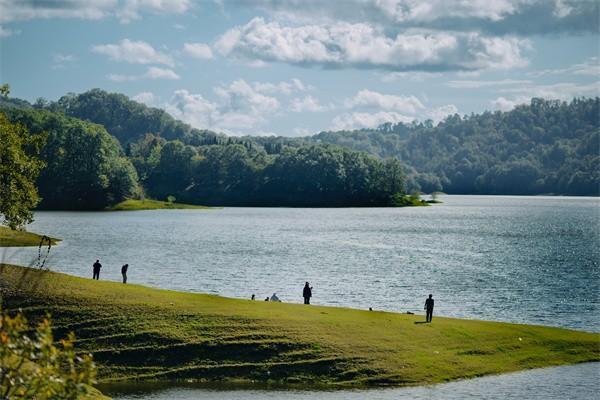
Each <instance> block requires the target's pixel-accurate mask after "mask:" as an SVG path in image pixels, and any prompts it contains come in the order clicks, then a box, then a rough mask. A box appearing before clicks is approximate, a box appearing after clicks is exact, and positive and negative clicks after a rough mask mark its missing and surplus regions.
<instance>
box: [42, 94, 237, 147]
mask: <svg viewBox="0 0 600 400" xmlns="http://www.w3.org/2000/svg"><path fill="white" fill-rule="evenodd" d="M36 106H37V107H39V108H47V109H49V110H50V111H54V112H62V113H65V114H66V115H68V116H71V117H75V118H79V119H83V120H87V121H91V122H94V123H96V124H100V125H102V126H104V128H106V130H107V131H108V132H109V133H110V134H111V135H113V136H115V137H116V138H117V139H119V141H120V142H121V143H122V144H123V145H125V144H127V143H129V142H134V141H137V140H138V139H140V138H141V137H144V136H145V135H146V134H147V133H150V132H151V133H154V134H155V135H158V136H160V137H162V138H164V139H167V140H174V139H179V140H181V141H183V142H186V143H188V144H193V145H196V146H198V145H203V144H217V143H226V142H227V140H228V139H227V137H226V136H224V135H218V134H216V133H214V132H211V131H208V130H200V129H194V128H192V127H191V126H189V125H188V124H185V123H183V122H181V121H178V120H176V119H174V118H173V117H171V116H170V115H169V114H168V113H167V112H166V111H164V110H161V109H158V108H153V107H148V106H146V105H144V104H142V103H138V102H136V101H133V100H130V99H129V98H128V97H127V96H125V95H123V94H119V93H108V92H105V91H104V90H100V89H92V90H89V91H87V92H85V93H81V94H78V95H77V94H73V93H70V94H67V95H65V96H63V97H61V98H60V99H59V100H58V101H57V102H54V103H47V102H45V101H42V102H39V103H38V104H37V105H36Z"/></svg>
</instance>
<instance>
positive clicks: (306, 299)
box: [302, 282, 312, 304]
mask: <svg viewBox="0 0 600 400" xmlns="http://www.w3.org/2000/svg"><path fill="white" fill-rule="evenodd" d="M302 297H304V304H310V298H311V297H312V288H311V287H310V286H308V282H306V284H304V290H302Z"/></svg>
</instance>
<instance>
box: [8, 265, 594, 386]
mask: <svg viewBox="0 0 600 400" xmlns="http://www.w3.org/2000/svg"><path fill="white" fill-rule="evenodd" d="M0 274H1V275H0V276H1V279H0V283H2V284H3V285H4V292H5V296H4V307H5V308H8V309H16V308H19V307H21V308H22V309H23V311H24V312H25V313H26V314H28V315H29V316H30V317H36V316H39V315H42V314H43V313H45V312H46V311H49V312H51V313H52V316H53V319H54V323H55V326H56V327H57V332H56V334H57V336H59V337H60V336H61V335H64V334H66V333H67V332H68V331H71V330H73V331H74V332H75V333H76V335H77V338H78V341H77V346H78V347H79V348H80V349H81V350H84V351H90V352H92V353H93V354H94V357H95V360H96V362H97V363H98V365H99V367H100V370H99V379H100V381H103V382H110V381H118V380H129V379H137V380H151V379H153V380H176V379H198V380H232V381H234V380H239V381H266V380H277V381H280V382H286V383H301V384H305V383H311V384H324V385H337V386H346V385H348V386H363V385H417V384H426V383H435V382H444V381H450V380H454V379H460V378H470V377H475V376H482V375H488V374H498V373H502V372H509V371H517V370H523V369H528V368H535V367H546V366H553V365H562V364H570V363H578V362H585V361H597V360H600V335H599V334H592V333H586V332H580V331H572V330H566V329H558V328H549V327H541V326H530V325H516V324H507V323H498V322H487V321H473V320H459V319H452V318H439V317H435V319H434V321H433V323H431V324H422V323H420V322H421V321H422V320H423V317H422V316H415V315H404V314H394V313H387V312H369V311H361V310H354V309H347V308H332V307H319V306H305V305H301V304H283V303H271V302H264V301H255V302H252V301H247V300H237V299H230V298H223V297H218V296H211V295H204V294H192V293H181V292H174V291H167V290H158V289H151V288H147V287H143V286H137V285H129V284H128V285H123V284H121V283H116V282H107V281H99V282H98V281H92V280H90V279H83V278H77V277H73V276H68V275H64V274H58V273H51V272H40V271H37V270H31V269H25V268H21V267H14V266H6V265H4V266H1V267H0Z"/></svg>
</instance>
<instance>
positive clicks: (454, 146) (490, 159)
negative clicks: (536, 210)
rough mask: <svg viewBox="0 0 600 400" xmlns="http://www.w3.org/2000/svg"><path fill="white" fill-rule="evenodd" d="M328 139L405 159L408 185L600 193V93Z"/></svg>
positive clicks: (460, 190)
mask: <svg viewBox="0 0 600 400" xmlns="http://www.w3.org/2000/svg"><path fill="white" fill-rule="evenodd" d="M308 141H309V142H311V143H329V144H335V145H338V146H343V147H346V148H350V149H353V150H357V151H364V152H367V153H369V154H372V155H375V156H377V157H381V158H386V157H395V158H398V159H399V160H402V162H403V163H404V164H405V167H406V168H405V169H406V173H407V176H408V177H407V179H408V182H407V185H408V186H409V187H412V188H413V189H417V190H422V191H425V192H432V191H444V192H447V193H456V194H545V193H552V194H567V195H594V196H598V195H600V98H598V97H596V98H588V99H585V98H583V99H579V98H576V99H573V100H572V101H570V102H561V101H555V100H544V99H536V98H534V99H532V100H531V102H530V104H526V105H520V106H517V107H516V108H515V109H513V110H512V111H509V112H500V111H496V112H489V111H486V112H484V113H482V114H472V115H469V116H464V117H461V116H459V115H452V116H449V117H447V118H446V119H445V120H444V121H442V122H441V123H439V124H438V125H434V124H433V123H432V122H431V121H425V122H420V123H412V124H403V123H398V124H384V125H382V126H380V127H379V128H377V129H363V130H357V131H340V132H321V133H319V134H318V135H315V136H313V137H310V138H308Z"/></svg>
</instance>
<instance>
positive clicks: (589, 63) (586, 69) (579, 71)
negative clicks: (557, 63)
mask: <svg viewBox="0 0 600 400" xmlns="http://www.w3.org/2000/svg"><path fill="white" fill-rule="evenodd" d="M560 74H572V75H591V76H600V59H598V57H590V58H588V59H587V60H585V61H584V62H582V63H579V64H573V65H571V66H569V67H566V68H555V69H543V70H538V71H532V72H529V73H528V75H530V76H535V77H539V76H545V75H560Z"/></svg>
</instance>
